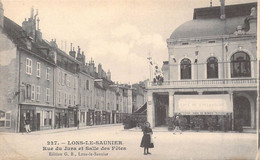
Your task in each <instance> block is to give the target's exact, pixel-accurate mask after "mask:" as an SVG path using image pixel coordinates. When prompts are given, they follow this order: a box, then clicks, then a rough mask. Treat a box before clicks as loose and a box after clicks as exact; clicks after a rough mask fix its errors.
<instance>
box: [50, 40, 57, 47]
mask: <svg viewBox="0 0 260 160" xmlns="http://www.w3.org/2000/svg"><path fill="white" fill-rule="evenodd" d="M50 45H51V46H52V47H53V48H58V45H57V43H56V39H54V40H53V39H51V42H50Z"/></svg>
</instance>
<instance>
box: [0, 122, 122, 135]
mask: <svg viewBox="0 0 260 160" xmlns="http://www.w3.org/2000/svg"><path fill="white" fill-rule="evenodd" d="M111 126H122V129H124V126H123V124H122V123H117V124H104V125H93V126H80V127H79V129H78V128H77V127H70V128H58V129H48V130H40V131H33V132H30V133H26V132H20V133H8V132H0V135H1V134H2V135H7V134H31V135H41V134H52V133H60V132H69V131H76V130H84V129H91V128H101V127H111Z"/></svg>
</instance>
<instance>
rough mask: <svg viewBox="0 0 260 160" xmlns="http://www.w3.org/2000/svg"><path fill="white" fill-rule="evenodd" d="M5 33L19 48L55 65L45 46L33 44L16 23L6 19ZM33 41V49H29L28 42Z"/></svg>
mask: <svg viewBox="0 0 260 160" xmlns="http://www.w3.org/2000/svg"><path fill="white" fill-rule="evenodd" d="M3 32H4V33H5V34H6V35H7V36H8V37H9V38H10V39H11V40H12V41H13V43H15V44H16V45H17V46H18V47H21V48H23V49H24V50H27V51H30V52H33V53H34V54H35V55H37V56H39V57H41V58H43V59H44V60H46V61H47V62H50V63H51V64H54V60H53V59H52V58H51V57H50V56H49V55H48V52H47V50H46V49H45V50H42V48H43V46H42V44H41V43H39V42H37V43H35V42H32V41H31V39H30V37H29V36H27V34H26V32H25V31H24V30H23V29H22V27H21V26H19V25H18V24H16V23H15V22H14V21H12V20H10V19H9V18H7V17H4V28H3ZM28 41H31V49H30V50H29V49H28V48H27V44H26V43H27V42H28Z"/></svg>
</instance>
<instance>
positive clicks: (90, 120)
mask: <svg viewBox="0 0 260 160" xmlns="http://www.w3.org/2000/svg"><path fill="white" fill-rule="evenodd" d="M94 118H95V112H94V110H93V109H89V110H88V114H87V125H88V126H93V125H94V123H95V119H94Z"/></svg>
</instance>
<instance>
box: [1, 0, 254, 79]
mask: <svg viewBox="0 0 260 160" xmlns="http://www.w3.org/2000/svg"><path fill="white" fill-rule="evenodd" d="M2 2H3V5H4V14H5V16H6V17H8V18H10V19H12V20H13V21H15V22H16V23H17V24H19V25H21V24H22V22H23V21H24V19H25V18H29V17H30V11H31V7H32V6H33V7H34V8H35V9H38V10H39V18H40V29H41V31H42V33H43V38H44V39H46V40H48V41H50V40H51V39H55V38H56V40H57V43H58V46H59V47H60V48H61V47H62V44H61V41H63V42H64V43H63V50H65V47H64V46H65V41H66V42H67V49H66V51H67V52H68V51H69V48H70V47H69V46H70V43H73V46H74V47H75V49H76V48H77V46H80V48H81V50H82V51H84V52H85V54H86V62H88V61H89V60H90V58H91V57H93V59H94V61H95V64H96V66H97V65H98V64H99V63H101V64H102V67H103V69H104V70H105V71H108V69H110V71H111V73H112V80H113V81H118V82H121V83H129V82H130V83H135V82H139V81H141V80H145V79H147V78H149V65H148V61H147V56H148V52H150V53H151V56H152V58H153V60H154V61H155V62H156V63H157V64H158V65H159V66H161V65H162V63H163V61H166V60H167V58H168V56H167V55H168V52H167V44H166V39H167V38H169V37H170V35H171V33H172V32H173V31H174V29H176V28H177V27H178V26H179V25H181V24H182V23H184V22H186V21H189V20H191V19H192V17H193V9H194V8H199V7H208V6H209V4H210V0H2ZM212 2H213V6H219V5H220V2H219V0H212ZM248 2H256V0H226V4H227V5H229V4H239V3H248Z"/></svg>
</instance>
